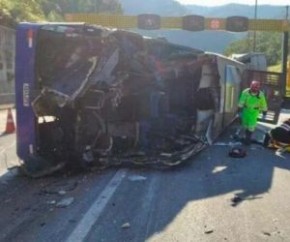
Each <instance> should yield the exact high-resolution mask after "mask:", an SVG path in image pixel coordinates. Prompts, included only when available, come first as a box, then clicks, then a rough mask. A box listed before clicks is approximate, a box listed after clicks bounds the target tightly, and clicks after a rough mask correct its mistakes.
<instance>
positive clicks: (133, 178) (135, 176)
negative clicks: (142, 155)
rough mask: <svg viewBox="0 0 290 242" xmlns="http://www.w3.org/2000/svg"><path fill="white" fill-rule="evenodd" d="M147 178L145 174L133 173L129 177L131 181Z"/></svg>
mask: <svg viewBox="0 0 290 242" xmlns="http://www.w3.org/2000/svg"><path fill="white" fill-rule="evenodd" d="M146 179H147V178H146V177H144V176H138V175H132V176H129V177H128V180H130V181H145V180H146Z"/></svg>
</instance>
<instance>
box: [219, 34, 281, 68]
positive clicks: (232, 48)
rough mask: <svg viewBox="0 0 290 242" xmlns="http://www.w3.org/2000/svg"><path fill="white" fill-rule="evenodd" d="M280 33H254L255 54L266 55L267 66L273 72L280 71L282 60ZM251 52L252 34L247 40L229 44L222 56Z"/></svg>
mask: <svg viewBox="0 0 290 242" xmlns="http://www.w3.org/2000/svg"><path fill="white" fill-rule="evenodd" d="M282 39H283V35H282V33H276V32H256V48H255V52H262V53H264V54H265V55H266V58H267V64H268V66H270V69H271V70H273V71H278V72H280V71H281V60H282ZM252 51H253V33H249V35H248V38H245V39H242V40H239V41H236V42H233V43H231V44H230V45H229V46H228V47H227V48H226V50H225V52H224V54H225V55H226V56H230V55H231V54H233V53H248V52H252Z"/></svg>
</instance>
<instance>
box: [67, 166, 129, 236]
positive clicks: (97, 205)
mask: <svg viewBox="0 0 290 242" xmlns="http://www.w3.org/2000/svg"><path fill="white" fill-rule="evenodd" d="M126 173H127V169H121V170H119V171H118V172H117V173H116V174H115V176H114V177H113V178H112V180H111V181H110V182H109V183H108V185H107V186H106V187H105V189H104V190H103V191H102V192H101V194H100V195H99V197H98V198H97V200H96V201H95V202H94V204H93V205H92V206H91V207H90V209H89V210H88V211H87V212H86V214H85V215H84V216H83V218H82V220H81V221H80V222H79V223H78V225H77V226H76V228H75V230H74V231H73V232H72V233H71V234H70V235H69V237H68V238H67V240H66V241H67V242H81V241H84V239H85V238H86V236H87V235H88V233H89V232H90V230H91V228H92V226H93V225H94V224H95V223H96V221H97V220H98V218H99V216H100V214H101V213H102V211H103V210H104V208H105V207H106V205H107V203H108V202H109V200H110V199H111V197H112V196H113V194H114V192H115V191H116V190H117V188H118V186H119V185H120V184H121V182H122V180H123V179H124V177H125V176H126Z"/></svg>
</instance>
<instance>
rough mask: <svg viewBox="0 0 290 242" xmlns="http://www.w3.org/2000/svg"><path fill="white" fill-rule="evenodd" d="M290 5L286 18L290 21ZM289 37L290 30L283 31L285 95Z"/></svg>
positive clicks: (283, 84)
mask: <svg viewBox="0 0 290 242" xmlns="http://www.w3.org/2000/svg"><path fill="white" fill-rule="evenodd" d="M288 7H289V6H286V18H285V20H286V21H288ZM288 39H289V32H288V31H285V32H284V33H283V47H282V48H283V49H282V83H281V84H282V88H283V94H284V95H283V96H285V92H286V82H287V80H286V79H287V60H288V52H289V48H288Z"/></svg>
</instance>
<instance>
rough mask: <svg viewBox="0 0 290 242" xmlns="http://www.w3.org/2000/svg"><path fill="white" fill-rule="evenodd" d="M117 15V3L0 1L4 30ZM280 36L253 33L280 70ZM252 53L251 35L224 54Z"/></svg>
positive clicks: (258, 46)
mask: <svg viewBox="0 0 290 242" xmlns="http://www.w3.org/2000/svg"><path fill="white" fill-rule="evenodd" d="M80 12H87V13H90V12H94V13H100V12H102V13H119V14H122V7H121V4H120V1H119V0H25V1H23V0H0V22H1V25H4V26H7V27H12V28H13V27H15V26H16V23H17V22H20V21H32V22H34V21H64V15H65V14H66V13H80ZM281 43H282V34H281V33H275V32H274V33H273V32H256V48H255V52H262V53H265V54H266V58H267V63H268V66H273V67H271V69H272V68H273V70H279V69H281V67H279V63H280V62H281V59H282V57H281V55H282V50H281V47H282V45H281ZM251 51H253V32H249V34H248V37H247V38H245V39H242V40H238V41H236V42H233V43H231V44H230V45H229V46H228V47H227V48H226V50H225V52H224V54H225V55H226V56H230V55H231V54H233V53H247V52H251Z"/></svg>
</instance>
